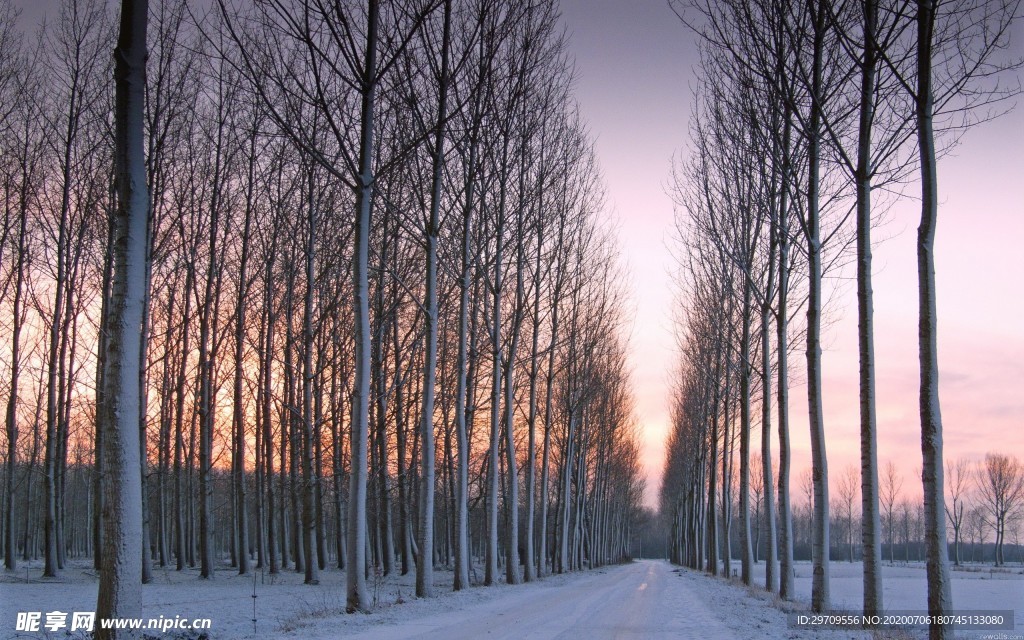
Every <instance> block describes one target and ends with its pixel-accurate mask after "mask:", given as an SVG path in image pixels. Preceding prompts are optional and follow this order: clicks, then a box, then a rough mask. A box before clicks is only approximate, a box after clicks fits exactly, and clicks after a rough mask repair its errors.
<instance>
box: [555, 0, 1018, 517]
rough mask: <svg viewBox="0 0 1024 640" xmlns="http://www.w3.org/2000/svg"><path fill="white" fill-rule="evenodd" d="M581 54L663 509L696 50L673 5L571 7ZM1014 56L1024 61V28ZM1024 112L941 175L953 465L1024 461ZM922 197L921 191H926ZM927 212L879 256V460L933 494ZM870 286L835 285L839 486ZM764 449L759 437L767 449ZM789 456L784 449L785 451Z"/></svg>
mask: <svg viewBox="0 0 1024 640" xmlns="http://www.w3.org/2000/svg"><path fill="white" fill-rule="evenodd" d="M562 12H563V19H564V21H565V24H566V26H567V28H568V30H569V32H570V36H571V38H570V50H571V51H572V52H573V53H574V54H575V56H576V62H577V69H578V76H579V79H578V81H577V91H576V95H577V99H578V100H579V102H580V104H581V107H582V110H583V113H584V115H585V116H586V118H587V121H588V122H589V124H590V129H591V133H592V134H593V135H594V136H595V137H596V138H597V151H598V154H599V156H600V161H601V166H602V169H603V171H604V176H605V181H606V184H607V187H608V204H609V207H610V208H611V209H612V211H613V215H614V216H615V218H616V219H617V220H618V228H619V238H620V243H621V247H622V251H623V254H624V259H625V261H626V263H627V264H628V266H629V270H630V272H631V274H632V279H633V282H632V287H631V288H632V291H633V292H634V296H633V304H634V307H635V320H634V324H633V331H632V336H631V343H630V354H631V362H632V367H633V380H634V385H635V393H636V397H637V409H638V413H639V415H638V418H639V420H640V423H641V425H642V429H643V439H644V443H643V459H644V465H645V469H646V475H647V503H648V504H650V505H652V506H653V505H654V504H655V503H656V496H657V489H658V486H659V484H660V480H661V472H662V465H663V461H664V447H663V442H664V439H665V434H666V432H667V428H668V394H667V389H668V380H669V375H670V372H671V370H672V364H673V359H674V357H675V356H674V348H673V344H674V342H673V339H672V333H671V309H672V285H671V279H670V277H669V270H670V269H671V268H672V257H671V255H670V252H669V249H668V244H669V239H670V237H671V233H672V222H673V209H672V202H671V200H670V199H669V197H668V196H667V195H666V189H665V187H666V184H667V181H668V177H669V162H670V159H671V157H672V156H673V154H674V153H676V152H677V151H683V152H684V153H685V150H686V144H687V139H688V120H689V115H690V97H691V87H692V85H693V83H694V81H695V75H694V71H693V65H694V61H695V50H696V48H695V44H694V37H693V36H692V34H691V33H690V32H688V31H687V30H686V29H685V27H683V25H682V24H681V23H680V22H679V21H678V19H677V18H676V17H675V15H674V14H673V13H672V12H671V11H670V10H669V8H668V6H667V3H666V2H665V0H634V1H632V2H621V0H562ZM1015 35H1016V36H1018V37H1016V41H1015V45H1014V49H1015V51H1016V52H1017V54H1018V55H1020V54H1021V53H1022V52H1024V46H1022V45H1024V43H1022V40H1024V29H1022V28H1020V26H1018V29H1017V33H1016V34H1015ZM1022 150H1024V110H1022V109H1021V108H1018V109H1017V110H1016V111H1014V112H1013V113H1011V114H1010V115H1009V116H1004V117H1003V118H1001V119H999V120H997V121H995V122H992V123H987V124H985V125H982V126H979V127H977V128H976V129H974V130H972V131H970V132H969V133H968V135H967V136H966V138H965V139H964V141H963V143H962V144H961V145H960V146H959V147H958V148H957V149H956V151H955V152H954V155H952V156H949V157H947V158H945V159H944V160H943V161H942V162H941V163H940V165H939V181H940V197H941V200H940V211H939V226H938V230H937V250H936V274H937V275H936V277H937V281H938V309H939V363H940V370H941V377H940V389H941V399H942V411H943V422H944V429H945V442H946V459H947V460H949V459H953V458H956V457H961V456H967V457H971V458H980V457H982V456H983V455H984V454H985V452H987V451H994V450H999V451H1003V452H1006V451H1009V452H1013V453H1015V454H1016V455H1018V456H1021V455H1022V452H1024V388H1022V387H1024V335H1022V331H1021V328H1020V327H1021V323H1022V319H1024V296H1022V294H1024V285H1022V284H1021V280H1020V274H1021V273H1022V267H1024V251H1022V250H1021V248H1020V247H1021V242H1022V239H1024V186H1022V181H1024V152H1022ZM914 191H915V186H914V185H910V186H909V187H908V189H907V193H913V192H914ZM918 217H919V211H918V209H917V204H916V203H915V202H914V201H912V200H906V201H905V202H902V203H900V204H899V205H898V206H897V207H896V208H895V209H894V210H893V212H892V215H891V216H890V219H889V221H888V223H887V224H886V225H885V226H884V227H883V228H881V229H879V230H878V231H876V238H877V239H879V240H881V239H883V238H885V240H884V242H881V243H877V244H876V246H875V248H874V257H875V261H874V292H875V327H876V333H875V349H876V356H877V360H878V364H877V385H878V386H877V393H878V405H877V412H878V426H879V457H880V460H881V461H882V462H883V464H884V462H885V461H887V460H893V461H894V462H896V463H897V465H898V466H899V467H900V469H901V470H902V472H903V475H904V477H905V481H904V491H905V492H907V493H908V494H910V493H919V492H920V490H919V488H918V487H917V486H916V484H915V482H914V480H913V478H912V476H913V475H914V474H915V473H916V469H917V468H919V467H920V460H921V454H920V440H919V423H918V421H917V420H918V417H917V376H918V368H917V297H916V296H917V271H916V254H915V241H916V229H917V223H918ZM854 278H855V273H854V271H853V269H852V268H851V269H847V270H846V271H845V272H842V273H834V274H832V278H831V279H830V281H829V283H828V284H827V286H830V287H833V288H835V289H836V295H835V296H834V298H833V301H832V303H831V305H832V306H831V308H830V313H831V314H832V316H833V317H834V319H835V322H834V324H832V326H831V327H830V328H829V330H828V332H827V335H826V344H825V352H824V371H823V375H824V385H825V387H824V402H825V429H826V434H827V439H828V445H827V446H828V461H829V468H830V470H832V473H833V478H835V477H838V475H839V474H840V473H841V472H842V470H843V469H845V468H846V467H848V466H850V465H857V464H859V462H858V461H859V444H858V443H859V424H858V417H857V406H858V397H857V363H858V358H857V341H856V335H857V333H856V332H857V317H856V313H857V302H856V289H855V282H854ZM802 354H803V351H802V349H799V350H798V351H797V352H796V353H794V354H793V356H792V358H793V359H794V360H796V361H802V359H803V355H802ZM797 376H798V377H797V380H795V381H794V383H793V385H792V387H791V405H790V408H791V410H792V414H793V416H792V418H793V419H792V425H791V429H792V437H793V444H794V452H793V456H794V457H793V464H794V471H793V480H794V489H793V491H794V495H795V492H796V491H797V489H796V487H797V486H798V485H797V482H798V479H799V476H800V473H802V471H803V469H805V468H806V467H808V466H809V464H810V462H809V461H810V449H809V437H808V428H807V413H806V405H807V400H806V386H805V385H804V384H803V379H802V376H800V374H799V373H798V374H797ZM756 442H757V438H756V437H755V446H759V445H757V444H756ZM772 445H773V447H772V448H773V451H774V452H777V449H778V445H777V441H773V443H772Z"/></svg>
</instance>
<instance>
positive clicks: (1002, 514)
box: [975, 453, 1024, 567]
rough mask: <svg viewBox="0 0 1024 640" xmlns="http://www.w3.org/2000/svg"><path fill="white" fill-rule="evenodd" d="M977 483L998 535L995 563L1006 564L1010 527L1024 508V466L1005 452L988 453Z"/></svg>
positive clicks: (991, 523)
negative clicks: (1005, 549) (1004, 548)
mask: <svg viewBox="0 0 1024 640" xmlns="http://www.w3.org/2000/svg"><path fill="white" fill-rule="evenodd" d="M975 483H976V485H977V488H978V495H979V497H980V498H981V499H982V503H983V504H984V507H985V513H986V519H987V524H988V526H989V527H991V528H992V531H993V533H994V534H995V547H996V549H995V551H996V552H995V564H996V566H997V567H998V566H1000V565H1003V564H1005V563H1006V558H1005V556H1004V553H1003V544H1004V543H1005V541H1006V530H1007V525H1008V523H1009V522H1010V521H1012V520H1013V518H1014V516H1015V515H1016V513H1017V511H1019V510H1020V509H1021V508H1022V507H1024V466H1022V465H1021V463H1020V461H1019V460H1018V459H1017V458H1015V457H1013V456H1009V455H1004V454H1001V453H987V454H985V460H984V462H981V463H979V465H978V469H977V471H976V476H975Z"/></svg>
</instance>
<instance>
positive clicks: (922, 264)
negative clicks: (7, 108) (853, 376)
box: [915, 0, 953, 640]
mask: <svg viewBox="0 0 1024 640" xmlns="http://www.w3.org/2000/svg"><path fill="white" fill-rule="evenodd" d="M935 5H936V2H935V0H918V2H917V95H916V96H915V98H916V100H915V102H916V105H915V106H916V115H917V135H918V152H919V158H920V162H921V224H920V226H919V227H918V228H917V276H918V285H919V297H918V313H919V321H918V338H919V343H920V344H919V354H920V360H921V393H920V408H921V455H922V467H921V479H922V481H923V486H924V526H925V547H926V551H927V574H928V614H929V615H930V616H944V615H946V614H948V613H949V611H950V610H951V609H952V608H953V599H952V596H951V594H950V584H949V582H950V578H949V551H948V550H947V548H946V527H945V524H946V523H945V514H944V513H943V508H944V507H943V505H944V502H943V500H944V496H945V493H944V491H945V490H944V487H943V477H942V476H943V473H942V472H943V460H942V414H941V412H940V409H939V363H938V345H937V331H936V311H935V307H936V302H935V300H936V295H935V224H936V219H937V217H938V177H937V173H936V166H935V165H936V159H935V138H934V133H933V130H932V112H933V108H934V104H933V96H932V35H933V30H934V26H935ZM952 636H953V630H952V627H951V626H950V625H942V624H938V623H933V624H931V625H930V626H929V637H930V638H931V639H932V640H940V639H942V638H950V637H952Z"/></svg>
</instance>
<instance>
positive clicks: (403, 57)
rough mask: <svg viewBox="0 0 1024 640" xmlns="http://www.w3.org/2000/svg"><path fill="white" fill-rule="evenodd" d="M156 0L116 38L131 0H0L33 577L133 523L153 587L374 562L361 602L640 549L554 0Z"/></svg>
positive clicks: (23, 491)
mask: <svg viewBox="0 0 1024 640" xmlns="http://www.w3.org/2000/svg"><path fill="white" fill-rule="evenodd" d="M148 5H149V6H148V8H147V3H146V2H145V1H142V2H139V1H138V0H134V1H133V0H126V1H125V3H124V5H123V7H122V13H121V14H120V16H121V22H120V39H118V33H119V31H118V20H117V16H118V11H117V7H114V6H112V4H111V3H108V2H105V1H104V0H62V1H61V2H60V4H59V12H57V13H56V14H54V15H52V16H50V18H49V19H48V20H47V21H46V22H45V23H43V24H42V25H40V26H39V27H38V28H36V27H34V26H31V25H28V26H27V25H26V24H24V21H23V20H20V19H19V11H18V9H17V8H16V6H15V5H14V4H13V3H12V0H0V105H2V106H0V185H2V186H0V189H2V194H3V210H2V216H3V218H2V221H0V233H2V236H0V252H2V260H0V341H2V346H0V378H2V379H3V381H4V382H3V384H2V385H0V386H2V390H0V392H2V393H3V395H4V398H3V404H4V406H5V419H4V429H3V434H4V435H3V445H4V446H3V448H2V454H0V456H2V462H3V464H2V478H3V485H2V487H3V489H2V494H3V502H2V504H3V508H2V510H0V529H2V532H3V533H2V535H0V546H2V550H3V555H4V563H5V566H6V568H7V570H8V571H14V570H15V569H16V568H17V567H18V566H19V562H21V563H26V562H30V561H35V560H37V559H41V561H42V573H43V575H44V576H57V575H60V573H61V572H62V571H65V570H66V569H67V568H68V567H69V565H70V564H71V563H72V562H74V561H82V562H85V563H89V564H92V565H93V566H95V567H96V569H97V570H101V572H102V571H106V569H104V567H107V569H109V568H110V566H111V564H110V563H111V562H112V560H111V559H110V558H109V557H108V558H104V556H106V555H107V554H109V553H114V552H118V553H119V552H120V551H118V550H117V549H114V551H111V549H112V547H111V546H110V545H109V544H108V543H107V542H106V541H107V538H111V539H113V538H112V536H114V535H115V532H114V531H112V530H111V528H112V527H117V531H118V532H122V528H121V527H122V524H124V523H128V525H130V526H135V523H137V524H138V527H139V528H138V531H139V533H140V535H139V536H138V537H137V538H135V539H132V537H131V536H127V537H126V538H125V539H124V540H125V541H126V542H125V543H124V544H125V545H127V546H129V547H132V548H134V550H133V551H131V553H130V554H129V555H133V554H134V556H135V559H134V560H132V562H135V563H138V562H139V561H141V565H139V569H140V575H139V580H141V582H142V583H146V582H148V581H150V580H152V576H153V571H154V567H163V568H167V569H169V570H178V571H181V570H184V569H186V568H193V567H198V569H199V572H200V575H201V577H203V578H209V579H214V578H215V576H216V574H217V573H219V572H225V571H231V572H233V573H241V574H246V573H248V572H251V571H254V570H255V569H261V570H264V571H266V572H269V573H270V574H273V573H276V572H283V571H297V572H301V573H302V574H303V575H304V579H305V581H306V582H307V583H310V584H315V583H317V581H318V579H319V572H321V571H324V570H325V568H328V567H337V568H347V569H348V571H346V579H347V602H346V603H339V604H338V606H339V608H340V607H342V606H344V607H346V608H347V609H348V610H349V611H358V610H365V609H367V608H368V607H369V606H370V600H369V595H368V593H367V579H368V577H372V576H374V575H387V574H391V573H401V574H406V573H410V572H415V574H416V594H417V595H418V596H429V595H431V594H432V593H433V591H434V580H433V570H434V567H442V568H447V569H448V570H451V571H454V589H455V590H460V589H465V588H467V587H469V586H471V585H477V584H483V585H490V584H495V583H498V582H499V581H504V582H508V583H518V582H520V581H531V580H535V579H537V578H539V577H542V576H544V575H546V574H549V573H552V572H555V573H561V572H566V571H572V570H577V569H582V568H586V567H594V566H600V565H603V564H607V563H614V562H619V561H621V560H623V559H625V558H626V557H627V556H628V555H629V553H630V551H629V548H630V544H631V540H632V536H633V527H634V526H635V523H636V522H637V518H638V517H639V514H640V512H641V498H642V493H643V489H644V484H643V479H642V478H641V475H640V466H639V465H640V463H639V448H638V447H639V445H638V430H637V424H636V421H635V418H634V416H633V400H632V397H631V394H630V389H629V385H628V371H627V367H626V362H625V348H626V345H625V338H624V331H623V324H624V322H625V320H626V317H625V311H626V310H625V307H624V301H625V291H624V284H623V280H622V278H621V271H622V266H621V263H620V260H619V255H618V249H617V247H616V242H615V237H614V234H613V233H612V231H611V229H610V227H609V225H608V224H607V223H606V221H605V220H604V219H603V218H602V211H603V206H604V202H603V198H604V195H603V186H602V178H601V174H600V171H599V168H598V166H597V162H596V158H595V154H594V150H593V146H592V138H591V135H590V133H589V132H588V131H587V128H586V126H585V124H584V123H583V121H582V119H581V117H580V115H579V112H578V108H577V105H576V103H575V101H574V98H573V93H572V75H573V70H572V62H571V59H570V58H569V56H568V55H567V53H566V48H565V33H564V29H563V27H562V26H561V25H560V23H559V19H558V11H557V3H556V2H554V0H536V1H531V2H527V3H523V2H518V1H514V0H381V1H378V0H370V1H369V2H367V3H363V2H343V1H336V2H334V1H332V2H328V1H327V0H270V1H268V2H260V3H255V4H250V3H248V2H233V1H231V0H220V1H218V2H213V3H209V5H208V6H206V5H203V4H201V3H200V4H196V3H190V2H187V1H186V0H152V1H151V2H149V3H148ZM129 9H131V10H129ZM131 11H134V13H132V12H131ZM126 16H127V17H126ZM132 16H134V17H132ZM147 17H148V24H147ZM147 28H148V34H147ZM115 41H116V42H117V43H118V48H117V50H116V51H117V53H116V55H114V56H111V54H110V52H111V51H114V50H115ZM115 67H116V68H115ZM115 72H116V73H115ZM133 74H134V75H133ZM139 74H142V75H139ZM115 77H116V78H118V83H121V82H124V83H125V84H124V86H126V87H128V89H126V90H125V91H126V93H121V92H120V91H121V89H120V88H121V86H122V85H121V84H118V85H117V86H118V91H117V92H115V83H114V82H112V78H115ZM133 78H134V79H135V81H136V85H134V86H135V91H136V93H135V94H132V93H131V86H133V85H132V84H131V82H132V79H133ZM139 79H143V80H144V85H142V84H138V82H137V81H138V80H139ZM115 94H116V95H115ZM133 95H134V96H135V101H134V102H132V96H133ZM125 96H127V98H125ZM143 96H144V100H143ZM133 105H134V106H133ZM132 109H135V111H132ZM124 114H127V115H124ZM132 114H135V116H132ZM122 116H124V117H122ZM133 117H134V119H133ZM126 123H127V124H126ZM119 136H120V137H119ZM122 143H123V144H122ZM133 145H135V146H133ZM125 149H127V151H125ZM133 162H135V163H137V164H134V165H133V164H132V163H133ZM132 167H135V169H132ZM132 171H143V172H144V173H132ZM126 176H127V177H126ZM139 176H144V178H142V179H138V177H139ZM143 183H144V184H143ZM140 194H141V195H145V199H144V200H142V201H139V200H138V198H139V197H140ZM133 207H134V208H133ZM140 211H141V212H142V214H141V217H140V214H139V212H140ZM131 212H134V214H132V213H131ZM132 215H134V216H135V217H134V218H132ZM130 220H134V221H135V222H134V224H136V225H137V226H136V227H132V226H131V224H132V223H130V222H128V221H130ZM139 220H142V221H143V222H141V223H139V222H138V221H139ZM132 229H135V230H134V231H132ZM140 239H141V240H140ZM133 242H140V244H139V245H138V246H139V247H141V251H140V253H139V259H138V260H137V261H133V258H132V254H131V253H130V252H131V250H132V249H131V247H132V246H133V245H132V243H133ZM134 268H137V269H138V271H137V274H138V276H139V277H138V279H137V280H132V279H131V277H132V276H131V275H130V274H131V273H136V272H132V271H131V269H134ZM126 273H128V274H129V275H125V274H126ZM125 278H128V279H127V280H126V279H125ZM132 296H136V297H137V298H138V302H139V305H140V306H138V307H137V310H138V312H139V313H141V316H140V317H139V318H138V320H139V321H138V322H134V323H133V322H132V321H131V316H130V315H128V316H126V315H125V314H126V313H129V312H130V311H131V309H132V308H136V307H131V306H130V305H128V306H126V304H127V303H126V302H125V301H126V300H128V299H129V298H132ZM126 309H127V311H126ZM125 318H128V320H126V319H125ZM125 327H127V328H125ZM136 338H137V339H136ZM129 343H130V344H129ZM133 353H135V354H137V357H135V356H132V355H131V354H133ZM133 357H135V359H134V361H133ZM131 389H136V394H135V397H134V404H132V403H130V402H128V401H127V400H124V399H123V397H128V396H131V395H132V394H131ZM125 394H126V395H125ZM128 399H129V400H131V398H130V397H129V398H128ZM118 425H120V426H118ZM135 446H137V447H138V455H137V456H136V455H135V454H134V451H133V449H134V447H135ZM133 483H135V484H139V486H141V496H138V497H139V500H140V501H141V504H138V503H137V502H133V501H132V499H131V495H130V494H124V493H114V492H112V489H111V487H114V488H118V487H119V488H120V489H117V490H121V491H124V490H125V489H124V488H125V487H130V486H131V485H132V484H133ZM125 495H127V498H126V497H125ZM115 499H116V500H120V501H121V502H118V503H117V504H114V503H112V502H109V501H110V500H115ZM125 505H126V506H125ZM122 506H124V508H125V512H121V511H120V509H121V507H122ZM124 531H131V529H130V528H129V529H124ZM127 566H131V565H130V564H129V565H127ZM104 575H106V574H104ZM124 580H126V581H127V582H131V581H133V580H134V578H124ZM136 584H137V583H136ZM104 589H105V587H104V582H103V579H102V578H101V585H100V598H101V601H102V599H103V597H104ZM136 591H137V589H136ZM101 609H102V607H101ZM115 611H116V608H115Z"/></svg>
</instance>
